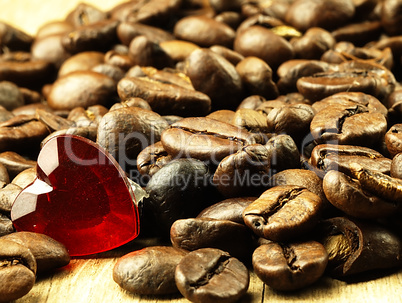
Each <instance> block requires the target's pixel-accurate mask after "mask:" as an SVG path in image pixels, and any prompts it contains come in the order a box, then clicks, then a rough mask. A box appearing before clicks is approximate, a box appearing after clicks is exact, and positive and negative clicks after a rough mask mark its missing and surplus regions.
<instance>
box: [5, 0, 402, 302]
mask: <svg viewBox="0 0 402 303" xmlns="http://www.w3.org/2000/svg"><path fill="white" fill-rule="evenodd" d="M79 2H80V1H79V0H0V20H2V21H6V22H8V23H10V24H13V25H14V26H17V27H18V28H20V29H22V30H24V31H26V32H27V33H29V34H32V35H35V33H36V31H37V29H38V28H39V26H41V25H42V24H43V23H44V22H46V21H52V20H60V19H62V18H64V17H65V15H66V14H67V12H68V11H70V10H71V9H73V8H74V7H75V6H76V5H77V3H79ZM85 2H86V3H92V4H94V5H95V6H97V7H99V8H101V9H104V10H106V9H109V8H111V7H113V6H114V5H116V4H118V3H121V2H123V1H122V0H114V1H112V0H86V1H85ZM154 244H156V243H155V242H154V241H152V240H147V241H145V240H134V241H133V242H132V243H130V244H128V245H125V246H124V247H121V248H119V249H116V250H113V251H111V252H107V253H103V254H99V255H97V256H93V257H92V258H80V259H73V260H72V261H71V263H70V264H69V265H68V266H66V267H64V268H62V269H59V270H57V271H56V272H54V273H51V274H49V275H47V276H40V277H38V280H37V283H36V284H35V286H34V288H33V289H32V290H31V291H30V293H29V294H27V295H26V296H25V297H23V298H21V299H19V300H17V301H16V302H15V303H45V302H49V303H59V302H60V303H103V302H105V303H120V302H131V303H132V302H166V303H167V302H188V301H187V300H186V299H184V298H182V297H181V295H176V296H162V297H158V298H153V297H148V296H137V295H133V294H130V293H128V292H126V291H124V290H122V289H121V288H120V287H119V286H118V285H117V284H116V283H115V282H114V281H113V278H112V271H113V266H114V264H115V263H116V261H117V259H118V258H119V257H121V256H123V255H124V254H126V253H128V252H130V251H132V250H136V249H140V248H142V247H144V246H146V245H154ZM401 297H402V270H400V271H399V272H396V273H393V274H389V275H386V276H383V277H379V278H376V279H373V280H369V281H366V282H355V283H345V282H341V281H338V280H333V279H331V278H323V279H321V280H320V281H319V282H318V283H316V284H315V285H313V286H311V287H309V288H307V289H305V290H302V291H297V292H293V293H279V292H275V291H273V290H272V289H270V288H269V287H266V286H264V284H263V283H262V282H261V281H260V280H259V279H258V277H256V276H255V274H253V273H251V283H250V287H249V290H248V293H247V295H246V296H245V297H244V298H242V300H241V302H267V303H268V302H334V303H340V302H342V303H343V302H364V303H370V302H373V303H382V302H402V298H401Z"/></svg>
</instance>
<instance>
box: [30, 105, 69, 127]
mask: <svg viewBox="0 0 402 303" xmlns="http://www.w3.org/2000/svg"><path fill="white" fill-rule="evenodd" d="M36 117H37V118H38V120H39V121H41V122H43V123H44V124H45V125H46V126H47V127H48V128H49V129H50V130H51V131H55V130H60V129H66V128H70V127H73V126H75V123H74V122H73V121H71V120H67V119H66V118H63V117H60V116H58V115H55V114H54V113H52V112H49V111H46V110H43V109H37V110H36Z"/></svg>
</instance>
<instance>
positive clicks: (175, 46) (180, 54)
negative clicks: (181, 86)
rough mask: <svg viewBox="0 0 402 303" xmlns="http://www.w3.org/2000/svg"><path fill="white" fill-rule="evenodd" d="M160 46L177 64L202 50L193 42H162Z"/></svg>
mask: <svg viewBox="0 0 402 303" xmlns="http://www.w3.org/2000/svg"><path fill="white" fill-rule="evenodd" d="M159 45H160V47H161V48H162V49H163V50H164V51H165V53H167V54H168V55H169V57H170V58H172V59H173V60H174V61H175V62H179V61H184V60H185V59H186V58H187V57H188V56H189V55H190V54H191V53H192V52H193V51H195V50H196V49H199V48H200V47H199V46H198V45H196V44H194V43H192V42H189V41H182V40H173V39H172V40H168V41H162V42H160V43H159Z"/></svg>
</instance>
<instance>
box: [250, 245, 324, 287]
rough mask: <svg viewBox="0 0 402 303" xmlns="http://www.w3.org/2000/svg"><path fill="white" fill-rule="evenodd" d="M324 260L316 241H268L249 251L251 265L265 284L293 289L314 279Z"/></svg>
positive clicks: (322, 251) (322, 250) (318, 273)
mask: <svg viewBox="0 0 402 303" xmlns="http://www.w3.org/2000/svg"><path fill="white" fill-rule="evenodd" d="M327 263H328V254H327V251H326V250H325V248H324V246H323V245H322V244H320V243H319V242H316V241H308V242H296V243H288V244H281V243H274V242H272V243H268V244H264V245H261V246H259V247H258V248H257V249H256V250H255V251H254V253H253V269H254V271H255V273H256V274H257V276H258V277H259V278H260V279H261V280H262V281H263V282H264V283H265V284H267V285H268V286H269V287H271V288H273V289H276V290H282V291H289V290H296V289H300V288H303V287H306V286H309V285H311V284H313V283H314V282H316V281H317V280H318V279H319V278H320V277H321V276H322V275H323V274H324V271H325V269H326V266H327Z"/></svg>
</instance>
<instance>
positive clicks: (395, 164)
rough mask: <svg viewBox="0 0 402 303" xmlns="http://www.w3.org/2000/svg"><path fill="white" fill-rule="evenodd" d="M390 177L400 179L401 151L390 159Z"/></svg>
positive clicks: (401, 171)
mask: <svg viewBox="0 0 402 303" xmlns="http://www.w3.org/2000/svg"><path fill="white" fill-rule="evenodd" d="M391 177H394V178H398V179H402V153H399V154H397V155H395V157H394V158H393V159H392V162H391Z"/></svg>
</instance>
